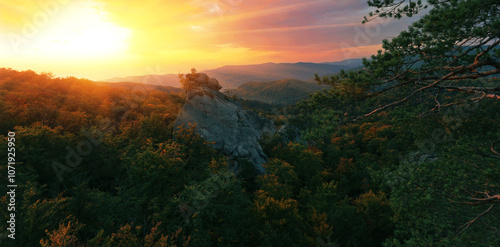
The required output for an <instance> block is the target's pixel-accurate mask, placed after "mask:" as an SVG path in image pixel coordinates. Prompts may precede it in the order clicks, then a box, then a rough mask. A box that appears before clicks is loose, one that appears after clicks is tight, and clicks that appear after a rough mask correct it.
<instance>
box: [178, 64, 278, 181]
mask: <svg viewBox="0 0 500 247" xmlns="http://www.w3.org/2000/svg"><path fill="white" fill-rule="evenodd" d="M186 80H187V84H188V85H189V87H188V89H187V91H186V97H187V102H186V104H185V105H184V107H182V109H181V111H180V112H179V114H178V115H177V120H176V122H175V128H176V129H177V127H179V126H181V125H183V126H185V127H186V126H188V124H189V123H191V124H196V132H197V133H198V134H200V135H201V136H202V137H204V138H205V139H206V140H207V141H209V142H213V143H214V144H213V147H214V148H215V149H216V150H218V151H220V152H221V153H222V154H225V155H227V156H230V157H232V158H234V159H236V158H246V159H248V160H249V161H251V162H252V163H253V165H254V167H255V169H256V170H257V171H258V172H259V173H261V174H263V173H265V170H264V167H263V166H262V164H264V163H265V162H266V161H267V156H266V154H265V153H264V152H263V150H262V148H261V146H260V144H259V140H260V138H261V137H262V136H263V135H266V134H274V133H275V132H276V129H275V127H274V124H273V122H272V121H271V120H268V119H266V118H263V117H261V116H259V115H257V114H256V113H254V112H251V111H247V110H244V109H243V108H242V107H241V106H240V105H239V104H238V103H237V102H235V101H233V100H232V99H230V98H228V97H227V96H226V95H224V94H222V93H220V92H219V90H220V85H219V83H218V81H217V80H215V79H213V78H209V77H208V76H207V75H206V74H202V73H195V74H189V75H187V76H186Z"/></svg>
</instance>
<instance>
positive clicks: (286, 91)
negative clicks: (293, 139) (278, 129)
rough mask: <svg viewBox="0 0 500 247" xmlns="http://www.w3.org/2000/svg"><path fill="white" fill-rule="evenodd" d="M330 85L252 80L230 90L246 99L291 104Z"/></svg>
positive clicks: (285, 80) (292, 81)
mask: <svg viewBox="0 0 500 247" xmlns="http://www.w3.org/2000/svg"><path fill="white" fill-rule="evenodd" d="M327 88H329V86H323V85H318V84H316V83H310V82H306V81H301V80H296V79H283V80H275V81H252V82H247V83H244V84H242V85H241V86H239V87H238V88H237V89H234V90H229V94H232V95H236V96H238V97H239V98H242V99H245V100H255V101H261V102H265V103H268V104H279V105H290V104H294V103H296V102H298V101H300V100H304V99H306V98H307V97H309V94H311V93H314V92H317V91H320V90H323V89H327Z"/></svg>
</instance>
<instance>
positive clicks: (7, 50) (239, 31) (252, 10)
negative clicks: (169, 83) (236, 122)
mask: <svg viewBox="0 0 500 247" xmlns="http://www.w3.org/2000/svg"><path fill="white" fill-rule="evenodd" d="M369 11H370V8H368V6H367V4H366V0H317V1H314V0H313V1H304V0H301V1H296V0H182V1H177V0H172V1H170V0H142V1H137V0H135V1H132V0H93V1H90V0H81V1H79V0H76V1H71V0H40V1H33V0H17V1H6V0H0V67H10V68H13V69H16V70H26V69H31V70H34V71H37V72H52V73H54V74H55V75H56V76H76V77H83V78H88V79H92V80H101V79H106V78H110V77H115V76H129V75H146V74H165V73H179V72H181V73H184V72H188V71H189V70H190V68H192V67H195V68H197V69H198V70H204V69H212V68H217V67H220V66H223V65H228V64H231V65H238V64H257V63H266V62H331V61H340V60H345V59H348V58H358V57H364V56H369V55H371V54H373V53H375V52H376V51H377V50H378V49H380V43H381V41H382V39H385V38H391V37H394V36H396V35H397V34H398V33H399V32H400V31H402V30H404V29H406V27H407V26H408V25H409V24H410V23H411V22H412V21H414V20H415V19H416V18H415V17H414V18H412V19H408V18H406V19H403V20H399V21H396V20H389V21H381V22H378V23H375V22H374V23H369V24H365V25H362V24H361V20H362V17H363V16H364V15H367V14H368V12H369Z"/></svg>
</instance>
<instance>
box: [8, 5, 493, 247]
mask: <svg viewBox="0 0 500 247" xmlns="http://www.w3.org/2000/svg"><path fill="white" fill-rule="evenodd" d="M368 3H369V5H370V6H373V7H376V8H377V9H378V12H377V11H375V12H374V13H373V14H371V15H370V16H369V17H367V19H366V20H367V21H370V20H371V18H373V17H377V16H378V17H381V18H385V17H396V18H399V17H403V16H404V15H413V14H415V13H417V12H418V11H420V10H421V9H422V8H424V7H425V6H424V4H423V3H421V2H420V1H392V0H389V1H369V2H368ZM427 4H428V5H429V6H430V7H432V9H431V10H430V12H429V14H428V15H425V16H423V17H422V18H421V19H420V20H419V21H418V22H416V23H415V24H414V25H413V26H412V27H410V28H409V29H408V31H406V32H403V33H401V35H399V36H398V37H396V38H394V39H393V40H391V41H386V42H384V47H383V48H384V51H381V52H380V53H379V54H376V55H374V56H373V57H372V59H371V60H366V61H365V66H366V68H365V69H363V70H360V71H349V72H342V73H340V74H339V75H337V76H334V77H329V78H324V79H319V80H320V81H321V82H322V83H324V84H328V85H331V88H330V89H329V90H327V91H324V92H318V93H315V94H313V95H311V97H310V98H309V99H307V100H304V101H302V102H300V103H299V104H297V105H295V106H293V107H287V108H286V109H281V110H276V107H277V106H272V105H268V104H263V103H262V104H258V103H257V102H248V101H243V102H242V104H243V105H245V106H246V107H247V108H250V109H251V108H258V109H256V111H257V112H259V114H260V115H263V116H267V117H269V118H271V119H273V120H275V124H276V125H277V126H278V127H281V126H292V127H294V128H297V129H300V131H301V133H302V135H301V137H300V139H298V140H297V141H295V142H288V141H286V140H283V138H282V136H280V135H275V136H270V137H267V138H266V139H263V140H262V141H261V145H262V147H263V149H264V151H265V153H266V154H267V156H268V157H269V158H270V159H269V161H268V162H267V164H266V165H265V167H266V174H264V175H259V176H257V175H255V172H253V171H252V170H251V169H248V166H244V165H243V167H242V169H241V170H240V171H239V172H238V173H236V174H235V173H232V172H229V171H228V170H230V167H229V164H228V163H229V162H228V159H227V158H226V157H224V156H223V155H221V154H220V153H218V152H217V151H216V150H214V149H213V148H212V147H211V146H210V145H209V143H207V141H206V140H204V139H203V138H202V137H201V136H199V135H198V134H196V132H195V131H194V128H193V127H190V126H184V128H179V129H174V127H173V126H174V121H175V118H176V114H177V112H178V111H179V109H180V108H181V107H182V105H183V104H184V102H185V99H184V95H183V93H182V92H172V91H171V90H170V89H168V88H162V87H159V88H144V87H139V86H138V87H135V85H120V86H117V85H106V84H103V83H96V82H92V81H89V80H85V79H77V78H73V77H69V78H56V77H54V76H52V75H51V74H47V73H42V74H38V73H35V72H33V71H15V70H12V69H0V116H2V117H1V118H0V131H1V132H0V133H1V135H2V136H3V137H2V138H0V157H7V150H8V149H7V148H8V144H7V143H8V138H7V135H8V133H9V132H10V131H13V132H15V136H16V146H15V148H16V154H17V156H16V157H17V158H16V159H17V164H16V179H17V182H16V183H17V185H18V187H17V189H16V190H17V197H16V200H17V201H16V213H17V214H18V215H17V217H16V229H17V232H16V240H15V241H11V239H9V238H7V237H6V235H5V234H3V233H5V232H2V234H0V241H1V242H0V245H2V246H40V245H41V246H287V247H288V246H499V245H500V237H499V235H500V231H499V229H498V224H499V222H500V211H499V210H498V207H495V206H496V205H498V204H499V201H500V198H499V197H498V195H499V193H500V179H499V178H500V168H499V165H500V161H499V160H500V154H499V151H500V141H499V140H500V104H499V100H498V99H497V98H498V87H499V85H500V80H499V79H498V77H497V76H498V73H497V72H498V66H497V64H498V59H499V57H500V56H499V54H498V49H497V48H496V47H497V44H498V40H499V36H498V28H499V26H500V25H498V21H499V16H498V14H499V11H498V8H499V4H498V1H489V0H486V1H477V0H468V1H467V0H464V1H458V0H449V1H431V0H429V1H427ZM471 9H474V10H475V11H470V10H471ZM478 23H479V24H478ZM495 71H497V72H495ZM495 95H496V96H495ZM490 96H492V97H490ZM273 107H274V108H273ZM423 113H425V114H423ZM365 116H366V117H365ZM368 116H369V117H368ZM352 120H356V121H352ZM173 132H177V133H176V134H175V136H176V138H173V136H174V135H173ZM240 162H241V163H242V164H245V160H241V161H240ZM8 169H9V168H8V166H7V164H5V163H0V173H1V174H7V170H8ZM0 181H1V184H7V183H8V181H7V176H5V175H2V176H0ZM1 196H2V197H1V198H0V201H1V204H2V208H1V209H0V213H1V214H0V218H1V220H2V221H3V222H7V221H8V220H9V217H10V216H9V212H8V211H7V207H4V205H7V204H8V202H9V196H8V195H7V194H3V195H1Z"/></svg>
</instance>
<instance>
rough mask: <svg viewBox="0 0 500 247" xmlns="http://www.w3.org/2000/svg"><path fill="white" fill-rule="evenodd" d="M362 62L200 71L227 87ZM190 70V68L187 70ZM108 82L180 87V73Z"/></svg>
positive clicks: (309, 75)
mask: <svg viewBox="0 0 500 247" xmlns="http://www.w3.org/2000/svg"><path fill="white" fill-rule="evenodd" d="M360 65H361V59H349V60H344V61H339V62H328V63H305V62H300V63H264V64H252V65H226V66H222V67H220V68H217V69H211V70H205V71H200V72H202V73H206V74H207V75H209V76H210V77H211V78H216V79H217V80H219V82H220V84H221V85H222V86H223V88H226V89H228V88H229V89H235V88H237V87H238V86H240V85H242V84H244V83H246V82H250V81H275V80H282V79H289V78H293V79H298V80H306V81H313V80H312V79H313V78H314V74H318V75H319V76H325V75H331V74H334V73H337V72H339V71H340V70H342V69H345V70H349V69H353V68H356V67H359V66H360ZM186 72H188V71H186ZM102 81H104V82H136V83H144V84H154V85H162V86H171V87H179V86H180V84H179V77H178V75H177V74H164V75H144V76H127V77H115V78H110V79H106V80H102Z"/></svg>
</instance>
